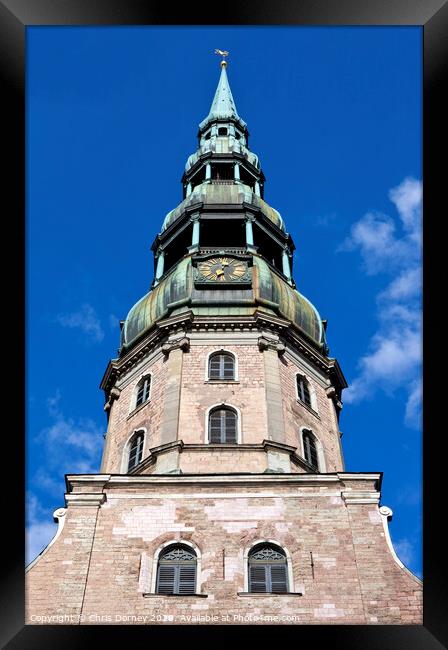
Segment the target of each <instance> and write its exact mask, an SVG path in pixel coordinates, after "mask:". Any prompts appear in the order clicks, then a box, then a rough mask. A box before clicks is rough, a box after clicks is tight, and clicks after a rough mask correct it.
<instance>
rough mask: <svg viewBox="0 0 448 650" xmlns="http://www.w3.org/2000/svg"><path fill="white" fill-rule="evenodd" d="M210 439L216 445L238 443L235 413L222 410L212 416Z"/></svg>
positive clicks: (217, 410) (213, 412) (216, 410)
mask: <svg viewBox="0 0 448 650" xmlns="http://www.w3.org/2000/svg"><path fill="white" fill-rule="evenodd" d="M209 439H210V442H214V443H236V442H237V417H236V413H235V411H232V410H231V409H226V408H221V409H215V410H214V411H212V412H211V414H210V421H209Z"/></svg>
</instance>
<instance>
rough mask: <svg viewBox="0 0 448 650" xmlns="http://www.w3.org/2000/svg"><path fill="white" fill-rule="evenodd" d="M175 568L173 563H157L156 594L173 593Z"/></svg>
mask: <svg viewBox="0 0 448 650" xmlns="http://www.w3.org/2000/svg"><path fill="white" fill-rule="evenodd" d="M176 568H177V567H176V566H175V565H173V564H159V570H158V574H157V589H156V591H157V593H158V594H174V593H175V591H174V588H175V583H176Z"/></svg>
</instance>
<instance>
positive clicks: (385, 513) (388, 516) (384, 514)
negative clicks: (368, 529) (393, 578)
mask: <svg viewBox="0 0 448 650" xmlns="http://www.w3.org/2000/svg"><path fill="white" fill-rule="evenodd" d="M379 513H380V515H381V519H382V522H383V529H384V537H385V538H386V543H387V546H388V547H389V551H390V552H391V554H392V557H393V558H394V560H395V562H396V563H397V564H398V566H399V567H400V568H401V569H404V570H405V571H406V573H408V574H409V575H410V576H411V577H412V578H414V580H416V581H417V582H418V584H420V585H421V584H423V583H422V581H421V580H420V579H419V578H417V576H416V575H414V574H413V573H412V571H410V570H409V569H408V568H407V567H406V566H405V565H404V564H403V562H402V561H401V560H400V558H399V557H398V555H397V554H396V552H395V549H394V547H393V544H392V539H391V537H390V532H389V521H391V520H392V516H393V514H394V513H393V512H392V509H391V508H388V507H387V506H381V508H379Z"/></svg>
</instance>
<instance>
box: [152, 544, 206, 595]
mask: <svg viewBox="0 0 448 650" xmlns="http://www.w3.org/2000/svg"><path fill="white" fill-rule="evenodd" d="M196 564H197V558H196V553H195V552H194V550H193V549H192V548H189V547H187V546H183V545H182V544H179V545H177V546H168V548H166V549H165V551H164V552H163V553H162V554H161V556H160V558H159V563H158V566H157V585H156V593H158V594H178V595H183V594H194V593H196Z"/></svg>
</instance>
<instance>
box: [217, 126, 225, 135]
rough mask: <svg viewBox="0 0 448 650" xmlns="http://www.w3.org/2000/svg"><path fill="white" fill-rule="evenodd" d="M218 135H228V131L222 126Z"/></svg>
mask: <svg viewBox="0 0 448 650" xmlns="http://www.w3.org/2000/svg"><path fill="white" fill-rule="evenodd" d="M218 135H227V129H226V128H225V127H223V126H221V127H220V128H219V129H218Z"/></svg>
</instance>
